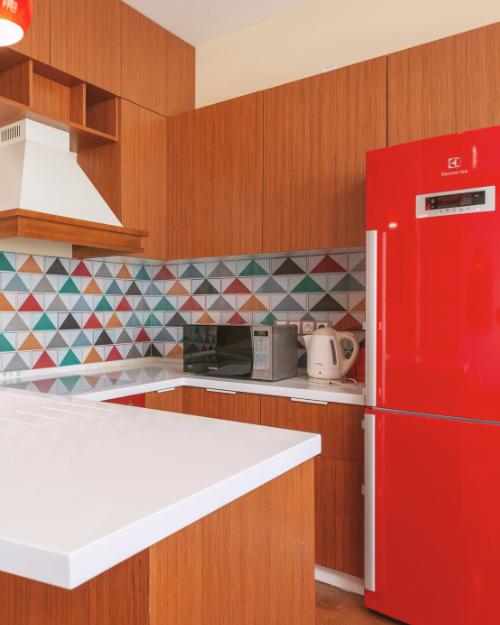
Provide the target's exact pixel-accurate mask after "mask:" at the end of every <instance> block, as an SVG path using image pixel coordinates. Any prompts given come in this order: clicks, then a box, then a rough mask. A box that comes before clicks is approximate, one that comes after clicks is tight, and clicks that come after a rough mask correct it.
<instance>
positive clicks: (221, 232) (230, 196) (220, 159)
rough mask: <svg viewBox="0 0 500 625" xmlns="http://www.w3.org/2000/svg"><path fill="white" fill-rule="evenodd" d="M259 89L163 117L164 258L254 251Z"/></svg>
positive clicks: (257, 238) (258, 228)
mask: <svg viewBox="0 0 500 625" xmlns="http://www.w3.org/2000/svg"><path fill="white" fill-rule="evenodd" d="M262 105H263V95H262V92H259V93H253V94H251V95H248V96H244V97H242V98H236V99H234V100H229V101H227V102H222V103H220V104H214V105H213V106H208V107H205V108H202V109H198V110H196V111H192V112H189V113H185V114H183V115H177V116H176V117H173V118H171V119H170V120H169V165H170V181H169V189H170V203H169V228H168V235H169V245H168V257H169V258H177V259H181V258H196V257H204V256H218V255H221V256H222V255H232V254H252V253H259V252H262V158H263V106H262Z"/></svg>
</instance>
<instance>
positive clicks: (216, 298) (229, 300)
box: [206, 295, 236, 311]
mask: <svg viewBox="0 0 500 625" xmlns="http://www.w3.org/2000/svg"><path fill="white" fill-rule="evenodd" d="M206 306H207V310H208V311H214V310H220V311H223V310H236V295H207V304H206Z"/></svg>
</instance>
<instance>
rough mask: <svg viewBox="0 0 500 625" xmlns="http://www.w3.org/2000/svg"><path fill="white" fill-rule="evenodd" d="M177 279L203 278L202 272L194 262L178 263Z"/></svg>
mask: <svg viewBox="0 0 500 625" xmlns="http://www.w3.org/2000/svg"><path fill="white" fill-rule="evenodd" d="M179 274H180V275H179V280H186V279H187V278H203V277H204V276H203V274H202V273H201V271H200V270H199V269H198V267H196V265H195V264H193V263H190V264H189V265H179Z"/></svg>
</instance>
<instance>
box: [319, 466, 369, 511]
mask: <svg viewBox="0 0 500 625" xmlns="http://www.w3.org/2000/svg"><path fill="white" fill-rule="evenodd" d="M315 461H316V462H315V465H314V470H315V508H316V510H322V511H323V512H329V513H330V514H337V515H340V516H345V517H348V518H350V519H355V520H357V521H362V520H363V514H364V501H363V500H364V497H363V494H362V492H361V487H362V485H363V481H364V465H363V464H360V463H359V462H348V461H347V460H335V459H333V458H325V457H324V456H317V457H316V458H315Z"/></svg>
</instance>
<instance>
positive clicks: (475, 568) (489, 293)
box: [364, 127, 500, 625]
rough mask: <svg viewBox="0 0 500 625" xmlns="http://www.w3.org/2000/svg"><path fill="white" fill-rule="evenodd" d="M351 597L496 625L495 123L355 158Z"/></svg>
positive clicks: (416, 617) (499, 373)
mask: <svg viewBox="0 0 500 625" xmlns="http://www.w3.org/2000/svg"><path fill="white" fill-rule="evenodd" d="M366 184H367V186H366V192H367V193H366V210H367V215H366V219H367V406H368V408H367V409H366V413H365V420H364V428H365V604H366V606H367V607H369V608H372V609H374V610H377V611H379V612H382V613H383V614H386V615H389V616H392V617H394V618H397V619H400V620H402V621H404V622H406V623H410V624H411V625H443V624H447V623H450V624H452V625H474V624H476V623H477V624H481V625H484V624H485V623H500V608H499V607H498V601H497V592H498V588H499V587H500V208H499V206H498V203H497V198H496V195H497V193H499V194H500V127H498V128H486V129H482V130H476V131H471V132H464V133H460V134H454V135H448V136H445V137H437V138H434V139H427V140H423V141H416V142H413V143H407V144H404V145H399V146H394V147H390V148H384V149H381V150H374V151H372V152H369V153H368V154H367V183H366Z"/></svg>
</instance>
